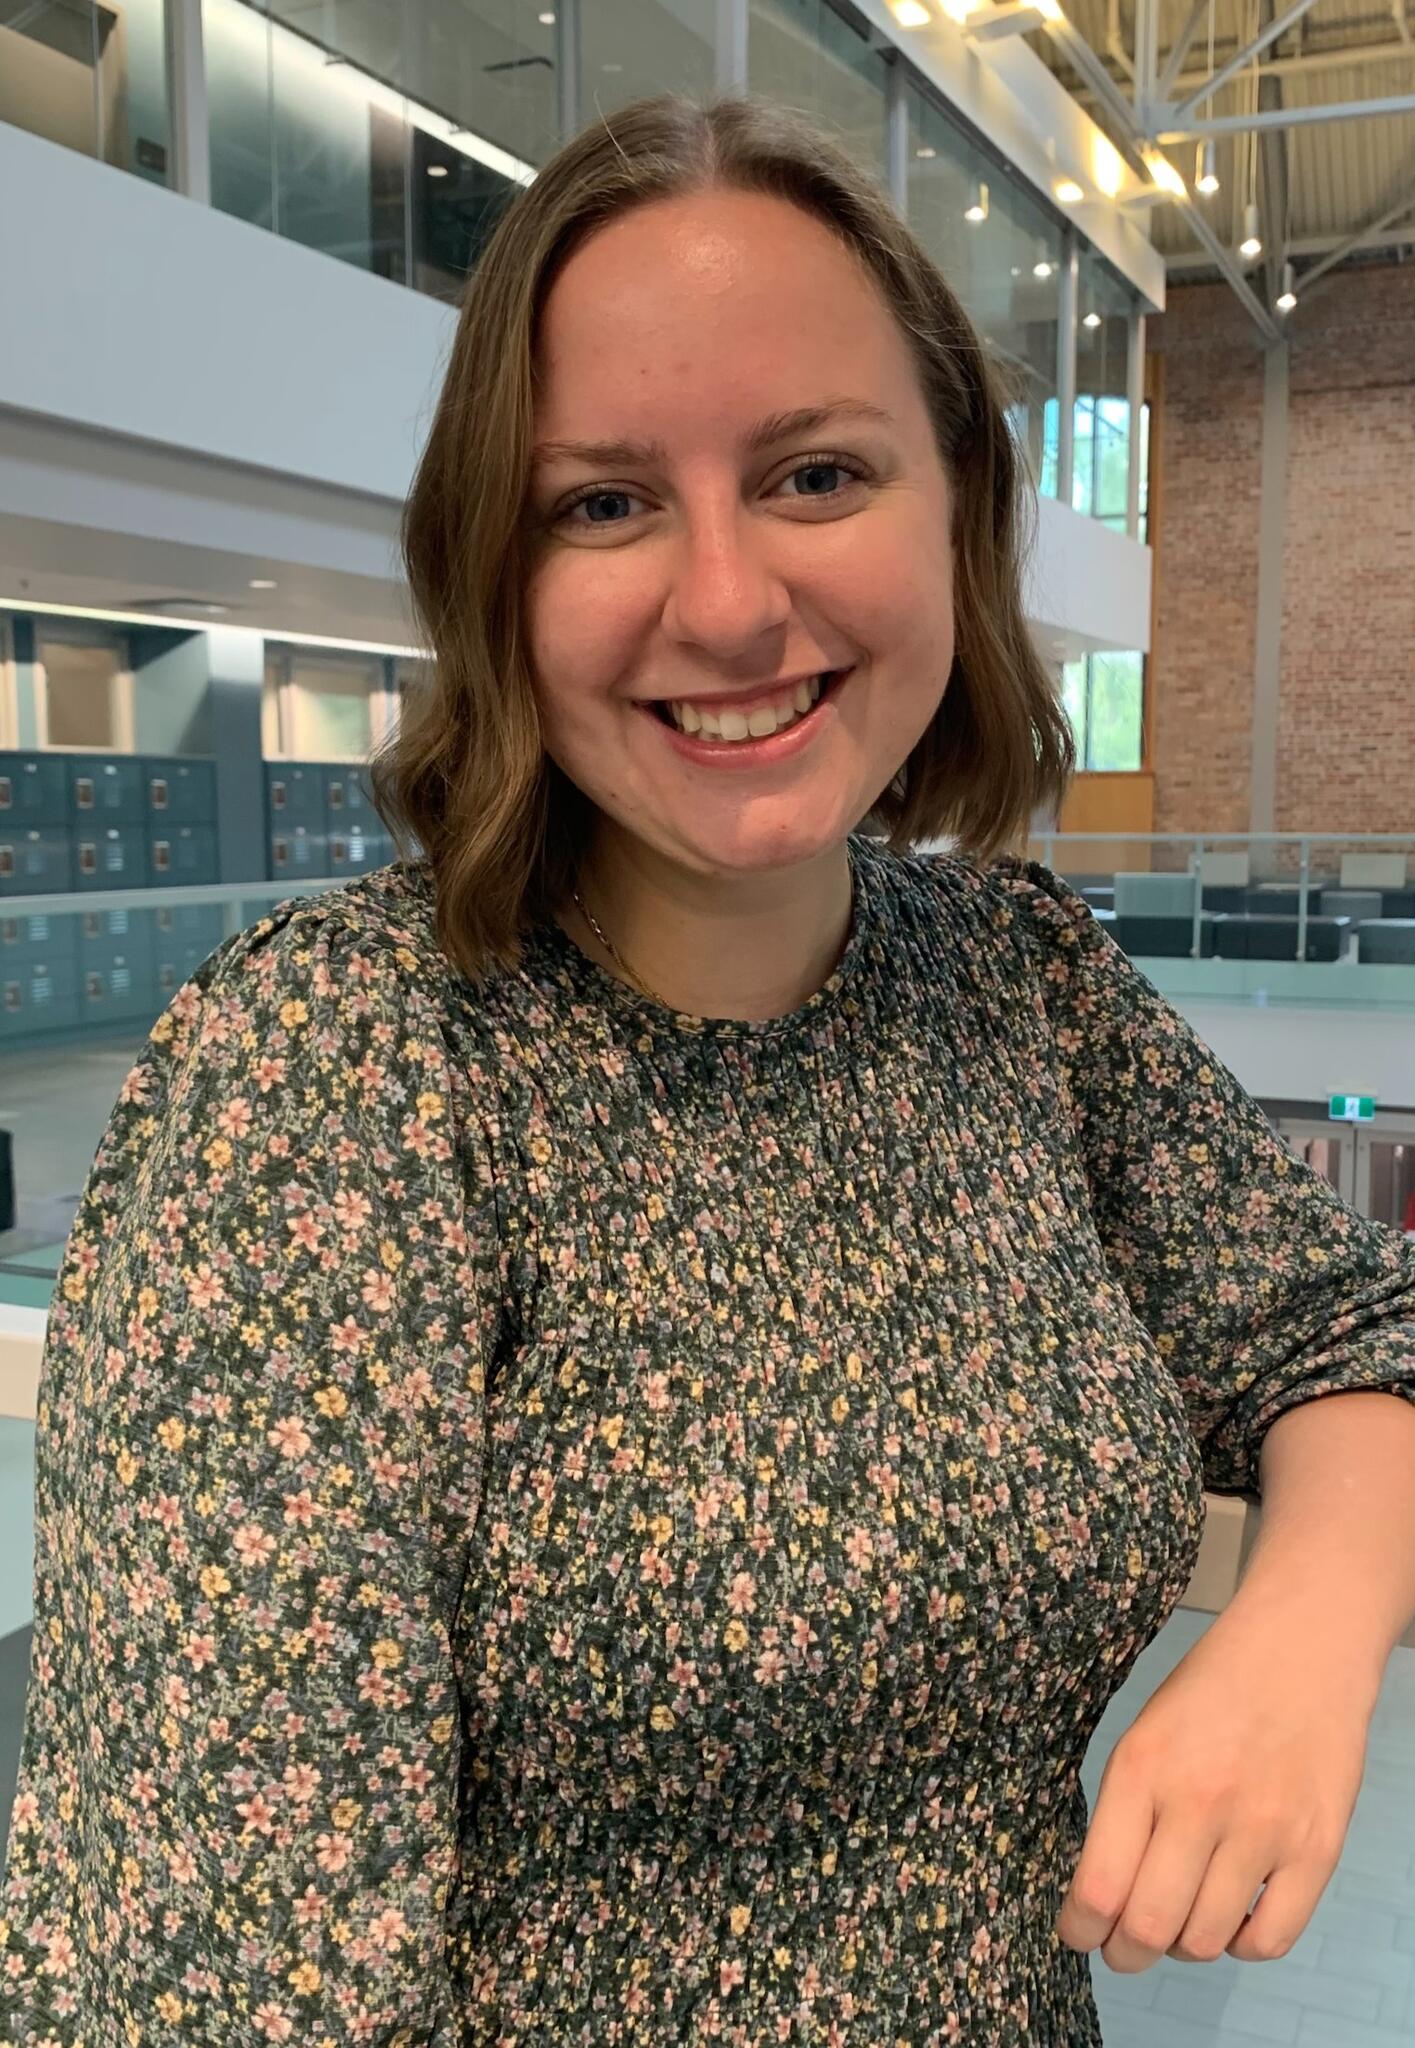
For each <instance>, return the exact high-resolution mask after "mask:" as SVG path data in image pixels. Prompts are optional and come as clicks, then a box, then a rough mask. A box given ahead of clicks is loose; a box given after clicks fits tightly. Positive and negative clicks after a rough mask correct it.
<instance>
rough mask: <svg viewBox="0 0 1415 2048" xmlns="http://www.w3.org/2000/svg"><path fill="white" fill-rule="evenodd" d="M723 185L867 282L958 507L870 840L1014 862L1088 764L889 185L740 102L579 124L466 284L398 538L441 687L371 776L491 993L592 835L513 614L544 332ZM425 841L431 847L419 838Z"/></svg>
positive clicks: (920, 262) (997, 405) (956, 321)
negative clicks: (946, 659)
mask: <svg viewBox="0 0 1415 2048" xmlns="http://www.w3.org/2000/svg"><path fill="white" fill-rule="evenodd" d="M712 187H725V188H729V189H734V190H740V191H749V192H762V193H769V194H773V195H775V196H777V197H779V198H782V199H786V200H789V201H790V202H792V203H793V204H795V205H797V206H799V207H801V208H802V209H803V210H804V211H805V212H807V213H810V214H812V215H814V216H815V217H816V218H817V219H819V220H821V221H823V222H824V223H825V224H826V225H827V226H828V227H831V228H833V229H834V230H835V232H836V233H837V234H838V235H839V236H840V238H841V240H842V241H843V242H844V243H845V244H846V245H847V246H848V247H849V248H851V249H853V250H854V252H855V253H856V255H857V256H858V257H859V258H860V260H861V261H862V262H863V263H864V264H865V265H866V266H867V269H868V271H869V273H870V274H871V275H872V277H873V279H874V281H875V282H876V284H877V285H878V287H879V289H880V291H881V293H882V294H883V296H884V299H885V301H886V303H887V304H888V305H889V307H890V308H891V309H892V311H893V313H894V316H895V318H896V319H897V321H898V322H899V325H900V328H901V330H902V332H903V334H904V336H905V338H906V340H907V342H908V344H909V346H910V349H911V351H912V354H913V358H914V361H915V363H916V365H917V368H918V373H919V377H920V381H921V384H922V388H923V394H924V398H925V402H926V404H927V407H928V411H929V415H930V418H931V419H932V422H933V427H934V432H935V435H936V437H937V444H938V450H939V454H940V457H941V459H942V462H943V465H944V469H945V472H946V474H947V475H948V478H949V481H950V485H951V490H952V496H953V522H954V536H953V538H954V610H955V619H956V633H957V641H956V650H955V656H954V661H953V667H952V670H951V672H950V675H949V679H948V686H947V689H946V690H945V691H944V692H943V694H942V696H941V699H940V702H939V706H938V710H937V712H936V713H935V716H934V718H933V719H932V721H931V723H930V724H929V726H928V729H927V730H926V731H925V733H924V734H923V736H922V737H921V738H920V740H919V741H918V743H917V744H916V745H915V747H914V749H913V751H912V752H911V753H910V755H909V757H908V759H907V760H906V761H905V762H904V764H903V766H902V767H901V768H900V769H899V771H898V773H897V774H896V775H895V777H894V778H893V780H892V781H891V782H890V784H889V786H888V788H887V789H885V790H884V791H883V792H882V793H881V795H880V797H879V798H878V800H877V802H876V804H875V806H874V808H873V809H872V810H871V811H870V813H869V815H868V817H867V818H865V819H863V820H862V821H861V829H862V830H863V831H864V832H866V833H867V834H870V835H871V836H874V837H882V838H884V839H885V840H886V841H887V843H888V845H889V847H890V849H891V850H893V851H908V849H909V848H910V847H912V846H914V845H916V844H918V843H919V842H920V841H926V840H936V839H944V838H947V839H951V840H953V841H955V842H956V843H957V845H958V846H959V848H960V850H962V851H963V852H965V853H968V854H970V855H972V856H973V857H975V858H977V859H978V860H979V861H981V862H983V863H987V862H988V861H990V860H991V859H992V858H993V857H994V856H995V855H996V854H997V853H998V852H1000V851H1004V850H1010V849H1011V848H1012V846H1013V843H1014V841H1016V840H1017V839H1018V838H1019V836H1020V835H1024V834H1025V831H1026V829H1027V827H1028V826H1029V825H1030V822H1031V819H1032V816H1033V814H1034V812H1035V810H1036V809H1037V807H1038V806H1039V805H1042V804H1046V805H1048V806H1050V805H1053V804H1055V803H1057V802H1059V801H1060V798H1061V796H1062V794H1063V793H1064V791H1065V788H1066V785H1067V783H1068V781H1069V779H1070V776H1071V774H1072V772H1073V770H1074V768H1075V746H1074V742H1073V739H1072V735H1071V728H1070V724H1069V722H1068V720H1067V718H1066V715H1065V713H1064V711H1063V709H1062V707H1061V704H1060V703H1059V701H1058V697H1057V692H1056V690H1055V687H1054V685H1053V683H1052V681H1051V679H1050V678H1049V676H1048V674H1047V671H1046V669H1045V667H1044V666H1043V664H1042V662H1041V659H1040V657H1039V656H1038V654H1037V652H1036V649H1035V647H1034V646H1033V643H1032V639H1031V636H1030V633H1029V631H1028V627H1027V624H1026V621H1025V619H1024V617H1023V612H1022V599H1021V574H1022V560H1023V554H1024V550H1025V547H1026V546H1027V545H1028V544H1029V542H1030V537H1031V523H1032V520H1033V519H1034V517H1035V507H1034V504H1033V498H1032V492H1031V488H1030V484H1029V483H1028V481H1027V480H1026V479H1025V477H1024V474H1023V472H1022V469H1021V466H1020V461H1019V456H1018V452H1017V448H1016V444H1015V442H1014V440H1013V436H1012V433H1011V430H1010V428H1009V425H1008V422H1007V418H1006V414H1005V410H1004V407H1005V405H1006V402H1007V397H1008V394H1007V392H1006V390H1005V387H1004V386H1003V383H1002V381H1001V378H1000V376H999V373H998V371H997V369H996V368H995V366H994V365H993V364H992V363H991V362H990V361H989V359H988V356H987V355H986V353H985V351H984V348H983V344H982V342H981V341H980V339H979V337H978V334H977V332H976V330H975V329H974V327H973V325H972V323H971V322H970V320H969V319H968V316H967V314H966V313H965V312H964V311H963V308H962V307H961V305H960V304H959V302H958V300H957V299H956V298H955V296H954V294H953V292H952V291H951V290H950V288H949V286H948V284H947V283H946V282H945V280H944V278H943V276H942V275H941V273H940V272H939V270H938V268H937V266H936V265H935V264H934V263H933V261H932V260H931V258H930V257H929V256H928V255H927V253H926V252H925V250H924V249H923V248H922V246H921V245H920V243H919V242H918V241H917V239H916V238H915V237H914V236H913V235H912V234H911V233H910V231H909V229H908V228H907V227H906V226H905V225H904V223H903V222H902V221H901V220H900V218H899V216H898V214H897V213H896V211H895V209H894V207H893V205H892V203H891V201H890V199H889V197H888V195H887V193H886V192H885V191H884V189H883V188H882V187H881V186H880V185H879V184H878V183H877V181H876V180H875V179H874V178H873V177H872V176H871V175H870V174H869V173H868V172H866V171H864V170H862V169H861V168H860V167H859V166H858V165H857V164H855V163H854V162H853V161H852V160H851V158H850V156H849V155H848V153H847V152H846V151H845V150H844V149H843V148H841V147H840V146H839V145H838V144H837V143H836V142H835V141H833V140H832V138H831V137H830V136H829V135H828V134H826V133H825V132H824V131H823V130H821V129H819V128H818V127H816V126H815V124H814V123H812V122H810V121H808V120H806V119H805V118H804V117H802V116H801V115H799V114H797V113H795V112H793V111H792V110H790V109H788V108H786V107H782V106H779V105H777V104H775V103H774V102H772V101H769V100H766V99H762V98H759V97H756V96H754V95H752V94H745V93H743V94H730V95H721V96H717V97H714V98H712V99H710V100H707V101H706V102H702V101H698V100H695V99H693V98H691V97H690V96H687V95H684V94H678V93H664V94H660V95H658V96H656V97H654V98H652V99H643V100H638V101H636V102H634V103H633V104H632V105H630V106H627V107H625V108H623V109H621V110H620V111H619V112H618V113H616V114H615V115H614V116H613V118H612V126H611V123H610V122H609V121H607V120H601V121H600V122H599V123H597V124H596V125H594V126H592V127H589V128H586V129H585V131H584V132H583V133H582V134H581V135H579V136H577V137H576V138H575V139H574V140H573V141H572V142H570V143H568V144H567V145H566V146H565V147H564V148H563V149H562V150H560V151H559V153H558V154H557V155H556V156H554V157H553V158H552V159H551V160H550V161H549V162H548V163H547V164H546V165H545V166H544V168H543V169H542V170H540V171H539V172H538V173H537V175H536V177H535V178H534V180H533V181H532V182H531V183H530V184H529V185H528V186H526V187H524V188H523V189H522V190H521V191H520V192H518V193H517V194H516V195H515V197H514V198H513V199H512V201H511V203H510V205H509V206H508V208H507V209H506V211H505V213H504V214H503V215H502V217H501V219H500V221H499V222H498V224H497V226H496V229H495V231H494V232H493V234H492V235H491V237H490V239H489V241H488V243H487V245H486V248H485V250H484V252H483V254H482V256H481V258H480V260H479V262H478V263H477V266H476V269H475V271H474V273H473V275H472V276H471V277H470V279H469V281H468V284H467V287H466V292H465V296H464V298H463V301H462V307H461V313H460V317H459V320H458V324H457V331H456V336H455V339H454V341H453V345H452V351H451V356H450V359H449V362H448V366H447V372H446V376H445V378H444V381H443V385H442V390H441V395H440V398H439V400H438V405H437V409H436V412H435V415H434V417H433V422H432V427H431V431H430V433H429V435H428V439H427V443H426V446H425V448H424V451H423V454H422V458H421V460H420V462H419V465H418V469H417V474H416V476H415V478H414V482H413V487H412V491H411V494H410V496H409V498H408V502H407V505H406V507H405V510H404V517H403V529H402V542H403V553H404V558H405V561H406V564H407V572H408V580H409V585H410V588H411V594H412V601H413V606H414V611H415V616H416V624H417V627H418V630H419V632H420V633H421V636H422V638H423V639H424V641H425V642H426V644H427V646H428V648H429V650H430V653H431V656H432V662H431V680H430V681H429V682H426V683H424V684H422V685H421V686H420V687H415V688H414V689H413V690H411V691H410V692H409V693H408V694H407V696H406V697H405V701H404V705H403V711H402V717H401V721H400V724H399V727H398V729H397V731H396V732H395V733H394V734H393V735H392V736H391V737H390V738H389V739H388V740H387V741H385V742H384V743H383V744H382V746H381V747H380V748H379V749H378V750H377V752H376V753H375V754H374V756H373V757H372V758H371V760H370V763H369V773H370V777H371V780H372V784H373V794H374V800H375V803H376V805H377V808H378V810H379V812H380V814H381V815H382V817H383V819H384V821H385V823H386V824H387V826H388V828H389V830H390V831H391V833H392V834H393V837H394V840H395V842H396V843H397V845H398V849H399V853H400V856H401V857H402V858H405V859H407V858H410V857H416V856H417V854H418V853H419V852H421V853H422V854H423V855H425V856H426V858H427V860H428V862H429V863H430V865H431V868H432V870H433V874H434V877H435V884H436V896H437V937H438V942H439V944H440V946H441V947H442V950H443V951H444V952H445V953H446V955H447V957H448V958H449V959H450V960H451V961H452V963H453V964H454V966H456V967H457V968H459V969H460V970H461V971H462V972H463V973H464V974H466V975H468V976H470V977H471V978H472V979H474V980H475V979H479V978H480V977H481V976H482V975H483V974H485V973H486V972H487V971H488V970H489V968H490V967H491V966H492V964H493V963H495V964H496V965H500V966H503V967H512V966H514V965H515V964H516V963H517V961H518V959H519V957H520V933H521V932H522V930H523V929H524V928H525V926H526V925H527V924H528V923H529V922H531V921H537V920H539V919H541V918H543V917H545V916H547V915H549V913H550V912H551V910H552V909H554V908H555V907H557V906H558V905H559V904H560V903H562V902H563V901H564V900H565V898H566V896H567V895H568V892H569V887H570V884H571V882H572V881H573V879H574V875H575V870H576V867H577V865H578V863H579V860H580V857H581V855H582V853H583V851H584V849H585V847H586V846H587V844H588V839H589V834H590V831H591V829H592V827H593V823H594V811H593V806H592V804H591V803H590V800H589V799H588V798H587V797H585V796H584V795H583V793H582V792H581V791H580V790H579V789H578V788H577V787H576V786H575V785H574V784H573V783H572V782H571V781H570V779H569V778H568V777H567V776H566V775H565V774H564V773H563V772H562V771H561V769H560V768H559V766H558V764H557V763H556V762H554V761H552V760H551V759H550V757H549V755H548V754H547V753H546V752H545V750H544V747H543V744H542V736H541V729H540V721H539V712H538V708H537V704H536V699H535V695H534V692H533V688H532V674H531V668H530V661H529V654H528V647H527V636H526V632H525V627H524V621H523V610H522V604H523V593H524V589H525V564H526V548H527V545H528V539H527V534H526V531H525V527H526V517H527V513H526V499H527V491H528V484H529V476H530V467H531V448H532V433H533V396H534V347H535V340H536V333H537V319H538V315H539V313H540V310H541V308H542V306H543V304H544V301H545V299H546V296H547V294H548V292H549V289H550V287H551V284H552V283H553V281H554V279H555V277H556V275H557V273H558V271H559V269H560V268H561V266H562V265H563V264H564V263H565V261H566V260H567V258H568V257H569V256H570V254H571V252H572V251H573V250H574V249H575V248H576V247H577V246H578V245H579V244H580V243H581V242H582V241H583V240H584V239H585V238H586V237H587V236H588V235H590V234H591V233H593V231H594V230H595V229H596V228H597V227H598V226H600V225H601V224H602V223H604V222H606V221H608V220H609V219H611V218H612V217H614V216H615V215H618V214H622V213H623V212H625V211H626V210H627V209H628V208H630V207H635V206H642V205H644V204H646V203H648V202H650V201H652V200H655V199H661V198H669V197H673V196H677V195H679V194H684V193H692V192H696V191H701V190H704V189H709V188H712ZM414 838H415V840H416V842H418V844H416V845H415V844H414V843H413V841H414Z"/></svg>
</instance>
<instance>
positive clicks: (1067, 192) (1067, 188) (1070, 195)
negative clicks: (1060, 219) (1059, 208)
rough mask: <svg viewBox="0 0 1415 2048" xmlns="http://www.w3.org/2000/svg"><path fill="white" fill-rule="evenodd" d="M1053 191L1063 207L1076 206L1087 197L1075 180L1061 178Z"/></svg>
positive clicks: (1053, 187)
mask: <svg viewBox="0 0 1415 2048" xmlns="http://www.w3.org/2000/svg"><path fill="white" fill-rule="evenodd" d="M1051 189H1052V191H1053V192H1054V193H1055V195H1056V197H1057V198H1058V199H1059V200H1060V201H1061V204H1062V205H1063V206H1074V205H1075V204H1076V202H1077V201H1078V200H1079V199H1084V198H1085V196H1086V195H1085V193H1084V192H1083V191H1082V190H1081V187H1080V186H1079V185H1078V184H1077V183H1076V180H1075V179H1074V178H1060V179H1058V181H1057V183H1056V184H1055V185H1053V186H1052V188H1051Z"/></svg>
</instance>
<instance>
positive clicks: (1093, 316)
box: [1081, 306, 1101, 327]
mask: <svg viewBox="0 0 1415 2048" xmlns="http://www.w3.org/2000/svg"><path fill="white" fill-rule="evenodd" d="M1100 324H1101V316H1100V314H1099V313H1098V312H1097V311H1096V309H1095V307H1094V306H1093V307H1092V308H1091V310H1090V312H1089V313H1088V314H1087V315H1086V317H1085V319H1084V320H1083V321H1082V322H1081V325H1082V326H1083V327H1099V326H1100Z"/></svg>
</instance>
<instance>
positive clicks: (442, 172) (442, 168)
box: [427, 164, 447, 178]
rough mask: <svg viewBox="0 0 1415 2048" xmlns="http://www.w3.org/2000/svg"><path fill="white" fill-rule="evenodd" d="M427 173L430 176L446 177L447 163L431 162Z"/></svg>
mask: <svg viewBox="0 0 1415 2048" xmlns="http://www.w3.org/2000/svg"><path fill="white" fill-rule="evenodd" d="M427 174H428V176H429V177H430V178H445V177H446V176H447V166H446V164H429V165H428V167H427Z"/></svg>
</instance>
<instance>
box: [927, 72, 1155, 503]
mask: <svg viewBox="0 0 1415 2048" xmlns="http://www.w3.org/2000/svg"><path fill="white" fill-rule="evenodd" d="M907 105H908V110H909V185H908V218H909V225H910V227H911V228H912V229H913V230H914V233H915V234H916V235H917V236H918V238H919V240H920V241H921V242H922V243H923V245H924V247H925V248H926V249H927V250H928V252H929V254H930V256H932V257H933V259H934V261H935V263H937V264H938V266H939V268H940V269H941V270H942V272H943V274H944V276H945V277H946V278H947V279H948V281H949V283H950V284H951V285H952V287H953V289H954V291H955V292H957V294H958V296H959V298H960V299H961V300H962V302H963V305H964V307H965V308H966V309H967V312H968V314H969V316H970V317H971V319H972V320H973V322H974V324H975V325H976V326H977V327H978V328H979V330H980V331H981V333H982V334H983V336H984V338H985V340H986V341H987V342H988V344H989V347H990V349H991V352H992V355H993V358H994V360H995V361H996V362H997V364H998V366H999V368H1000V369H1001V371H1002V375H1003V382H1004V385H1005V386H1006V388H1007V391H1008V394H1009V398H1010V403H1009V407H1008V416H1009V418H1010V419H1011V421H1012V425H1013V429H1014V431H1015V433H1016V435H1017V439H1018V442H1019V443H1020V445H1021V447H1022V448H1023V449H1024V451H1025V453H1026V458H1027V464H1028V467H1029V469H1030V471H1031V474H1032V477H1033V480H1034V481H1035V482H1036V484H1037V485H1038V487H1039V489H1041V491H1042V492H1043V493H1044V494H1045V495H1047V496H1051V497H1054V496H1055V494H1056V446H1055V414H1056V390H1057V374H1056V372H1057V336H1058V315H1059V305H1060V269H1061V258H1062V226H1061V222H1060V221H1059V220H1058V219H1057V218H1056V217H1055V215H1053V214H1051V213H1049V212H1047V210H1046V209H1045V208H1044V207H1043V206H1041V205H1040V204H1039V203H1038V202H1037V201H1036V200H1034V199H1032V198H1031V197H1030V196H1029V195H1028V194H1027V193H1026V192H1024V191H1023V190H1022V188H1021V187H1020V185H1018V184H1017V183H1016V182H1015V181H1014V180H1013V179H1012V178H1011V177H1010V176H1009V174H1008V172H1007V171H1006V170H1005V169H1004V168H1003V167H1002V165H1001V164H999V163H998V162H997V160H996V159H995V158H993V157H990V156H989V155H987V153H986V152H985V151H984V150H983V149H982V148H981V147H979V145H978V144H976V143H974V142H973V141H971V140H970V139H969V137H968V136H966V135H964V134H963V133H962V132H961V131H960V130H959V129H958V128H957V127H956V126H955V125H954V123H953V121H952V120H950V118H949V117H948V116H947V115H946V114H945V113H944V112H943V111H942V109H941V108H939V107H938V106H936V105H935V103H934V102H933V101H932V100H931V99H929V98H928V97H927V95H926V94H925V93H924V92H923V91H922V90H921V89H920V88H919V87H918V86H917V85H915V84H914V83H912V82H911V83H910V85H909V87H908V91H907ZM1048 408H1050V419H1049V417H1048ZM1048 428H1050V432H1049V431H1048ZM1123 509H1124V508H1123V506H1122V510H1123Z"/></svg>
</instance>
